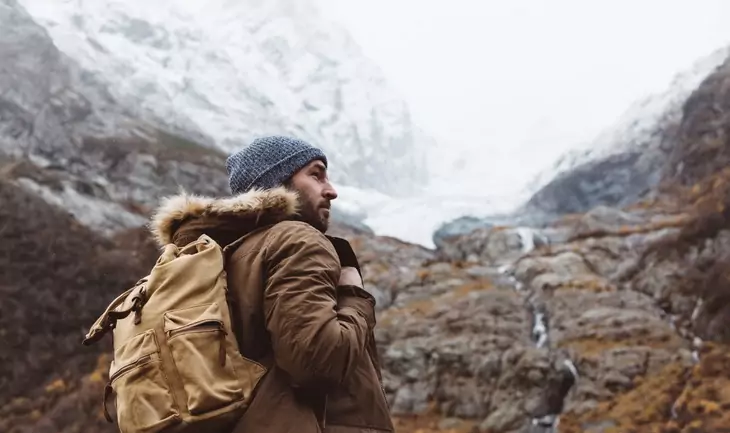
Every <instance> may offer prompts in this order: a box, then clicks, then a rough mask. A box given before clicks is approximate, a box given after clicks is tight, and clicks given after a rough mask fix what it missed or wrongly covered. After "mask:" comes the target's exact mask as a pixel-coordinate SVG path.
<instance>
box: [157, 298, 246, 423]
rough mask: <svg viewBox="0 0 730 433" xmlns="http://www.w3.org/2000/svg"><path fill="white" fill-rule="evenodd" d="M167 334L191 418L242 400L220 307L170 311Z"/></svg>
mask: <svg viewBox="0 0 730 433" xmlns="http://www.w3.org/2000/svg"><path fill="white" fill-rule="evenodd" d="M164 331H165V335H166V336H167V346H168V347H169V349H170V353H171V354H172V358H173V361H174V362H175V368H176V369H177V372H178V374H179V376H180V379H181V381H182V388H183V390H184V391H185V397H186V404H187V408H188V410H189V411H190V413H191V414H192V415H196V414H201V413H205V412H209V411H212V410H215V409H219V408H222V407H225V406H228V405H230V404H233V403H236V402H238V401H241V400H242V399H243V397H244V395H243V390H242V387H241V384H240V381H239V379H238V376H237V375H236V370H235V369H234V365H233V362H231V358H230V357H231V354H230V353H229V350H230V347H229V343H228V338H227V337H228V334H227V331H226V328H225V326H224V322H223V315H222V313H221V311H220V308H219V307H218V304H216V303H213V304H206V305H200V306H195V307H190V308H185V309H180V310H173V311H168V312H166V313H165V318H164Z"/></svg>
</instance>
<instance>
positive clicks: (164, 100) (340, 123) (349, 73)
mask: <svg viewBox="0 0 730 433" xmlns="http://www.w3.org/2000/svg"><path fill="white" fill-rule="evenodd" d="M20 3H21V4H22V5H23V6H24V7H25V8H26V9H27V10H28V11H29V12H30V14H31V15H32V16H33V17H34V19H35V20H36V21H37V22H38V23H40V24H41V25H43V26H44V27H46V29H47V30H48V32H49V33H50V35H51V37H52V38H53V40H54V42H55V44H56V45H57V46H58V47H59V49H60V50H61V51H63V52H64V53H65V54H67V55H69V56H70V57H71V58H73V59H74V60H76V61H77V62H78V63H79V64H80V65H81V67H83V68H84V69H85V70H87V71H89V72H91V74H92V75H93V76H95V77H97V78H98V79H100V80H103V81H105V82H107V83H110V84H111V85H110V86H109V87H110V91H111V92H112V93H113V95H114V97H115V98H116V99H117V100H118V101H120V102H121V103H122V104H123V105H124V106H125V107H127V108H129V109H130V110H131V112H132V114H133V115H135V116H136V117H139V118H147V119H155V120H157V121H162V122H163V123H165V124H167V125H170V126H171V127H174V128H175V129H180V130H192V131H196V130H197V131H201V132H202V133H203V134H204V135H206V136H208V137H209V140H207V141H208V144H214V145H217V146H219V147H221V148H223V149H224V150H232V149H235V148H239V147H241V146H245V145H246V144H248V143H249V142H250V140H251V139H252V138H254V137H256V136H260V135H265V134H279V133H284V134H293V135H296V136H299V137H302V138H304V139H307V140H310V141H312V142H314V143H316V144H318V145H320V146H322V147H323V148H324V149H326V150H327V151H328V153H329V155H330V158H331V159H332V161H333V167H332V176H333V179H334V180H335V181H336V182H338V183H341V184H345V185H349V186H354V187H364V188H370V189H374V190H377V191H380V192H384V193H387V194H389V195H406V194H412V193H414V192H416V191H417V190H418V188H419V185H421V184H423V182H424V181H425V180H426V179H427V168H426V159H425V158H426V154H427V152H428V149H429V148H430V146H432V143H433V140H432V139H431V138H429V137H428V136H427V135H426V134H425V133H424V132H423V131H421V130H420V129H419V128H418V127H417V126H416V125H414V124H413V122H412V121H411V114H410V112H409V108H408V106H407V104H406V103H405V102H404V101H403V100H402V99H399V97H398V96H397V94H396V93H395V92H394V91H393V89H391V88H389V86H388V84H387V83H386V81H385V79H384V77H383V74H382V73H381V72H380V70H379V69H378V68H377V67H376V66H375V65H374V64H373V63H372V62H370V61H369V59H367V58H366V57H365V56H364V55H363V54H362V52H361V50H360V48H359V47H358V46H357V44H356V43H355V42H354V41H353V40H352V38H351V37H350V36H349V34H348V33H347V32H346V31H344V30H343V29H341V28H339V27H338V26H336V25H335V24H333V23H330V22H328V21H326V20H324V18H322V15H321V14H320V13H319V11H318V10H317V9H316V6H315V5H313V4H312V3H310V2H299V1H295V0H274V1H256V0H247V1H236V2H234V1H229V0H216V1H213V2H202V1H189V2H179V1H173V0H159V1H155V2H149V1H144V0H67V1H58V2H48V1H47V0H22V1H21V2H20ZM363 161H367V163H363Z"/></svg>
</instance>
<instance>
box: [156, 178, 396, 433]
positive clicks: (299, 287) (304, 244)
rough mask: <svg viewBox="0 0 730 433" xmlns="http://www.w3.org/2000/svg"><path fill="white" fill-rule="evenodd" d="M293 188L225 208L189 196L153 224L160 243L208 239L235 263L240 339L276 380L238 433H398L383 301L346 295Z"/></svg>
mask: <svg viewBox="0 0 730 433" xmlns="http://www.w3.org/2000/svg"><path fill="white" fill-rule="evenodd" d="M296 210H297V196H296V194H295V193H294V192H292V191H289V190H287V189H284V188H275V189H270V190H264V191H251V192H247V193H244V194H241V195H238V196H235V197H231V198H225V199H215V198H205V197H199V196H194V195H186V194H183V195H179V196H175V197H171V198H169V199H167V200H166V201H165V202H164V203H163V204H162V206H161V207H160V208H159V209H158V211H157V212H156V214H155V217H154V218H153V221H152V231H153V233H154V234H155V235H156V237H157V241H158V243H160V244H163V245H164V244H166V243H169V242H174V243H175V244H177V245H179V246H182V245H184V244H187V243H189V242H191V241H194V240H195V239H197V238H198V237H199V236H200V235H201V234H207V235H208V236H210V237H211V238H213V239H214V240H216V242H218V243H219V244H220V245H221V246H225V245H229V244H230V245H232V248H230V249H229V254H228V255H227V258H226V271H227V275H228V286H229V291H230V294H231V305H232V315H233V320H234V326H235V327H236V337H237V339H238V342H239V346H240V348H241V352H242V353H243V355H244V356H246V357H248V358H250V359H253V360H255V361H258V362H260V363H261V364H263V365H265V366H266V367H267V368H268V369H269V371H268V372H267V374H266V375H265V376H264V378H263V379H262V381H261V382H260V383H259V385H258V386H257V388H256V390H255V394H254V398H253V401H252V403H251V406H250V407H249V408H248V410H247V411H246V413H245V414H244V416H243V417H242V419H241V420H240V422H239V423H238V425H236V426H235V428H234V430H233V432H234V433H244V432H246V433H247V432H256V433H270V432H271V433H287V432H290V433H295V432H296V433H315V432H324V433H355V432H384V431H385V432H392V431H394V428H393V424H392V422H391V419H390V414H389V409H388V405H387V402H386V398H385V394H384V392H383V389H382V378H381V371H380V363H379V360H378V355H377V350H376V346H375V340H374V336H373V327H374V326H375V312H374V306H375V300H374V298H373V297H372V296H371V295H369V294H368V293H367V292H366V291H365V290H363V289H360V288H357V287H350V286H346V287H338V281H339V277H340V269H341V267H340V261H339V258H338V255H337V252H336V251H335V248H334V247H333V244H332V242H331V241H330V239H328V238H327V237H326V236H325V235H323V234H322V233H321V232H319V231H318V230H316V229H314V228H313V227H312V226H310V225H308V224H306V223H303V222H298V221H295V220H294V219H293V216H294V215H295V214H296Z"/></svg>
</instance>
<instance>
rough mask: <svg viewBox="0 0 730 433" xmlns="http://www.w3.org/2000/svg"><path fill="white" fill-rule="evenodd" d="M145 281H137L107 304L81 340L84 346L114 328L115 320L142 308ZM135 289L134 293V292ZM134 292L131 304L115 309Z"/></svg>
mask: <svg viewBox="0 0 730 433" xmlns="http://www.w3.org/2000/svg"><path fill="white" fill-rule="evenodd" d="M146 282H147V279H146V278H143V279H142V280H140V281H138V282H137V284H135V285H134V286H133V287H132V288H131V289H129V290H127V291H126V292H124V293H122V294H121V295H119V296H117V297H116V299H114V300H113V301H112V302H111V303H110V304H109V306H108V307H107V308H106V310H104V313H102V315H101V316H99V318H98V319H96V322H94V324H93V325H92V326H91V329H90V330H89V332H88V333H87V334H86V338H84V341H82V344H83V345H84V346H89V345H91V344H93V343H96V342H97V341H99V340H100V339H101V338H102V337H104V335H105V334H106V333H107V332H109V331H111V330H112V329H114V326H115V325H116V323H117V320H121V319H124V318H125V317H127V316H129V314H130V313H132V312H137V311H139V310H140V309H141V308H142V305H143V304H144V302H145V287H144V283H146ZM135 291H136V293H134V292H135ZM133 293H134V297H133V298H132V305H131V306H130V307H129V308H127V309H125V310H116V308H118V307H119V306H120V305H122V304H123V303H124V301H126V300H127V298H128V297H129V296H130V295H132V294H133Z"/></svg>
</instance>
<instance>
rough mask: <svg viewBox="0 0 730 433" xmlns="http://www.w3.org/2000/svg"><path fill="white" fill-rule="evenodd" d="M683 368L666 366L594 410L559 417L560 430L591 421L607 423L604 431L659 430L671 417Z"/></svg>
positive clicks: (579, 428) (572, 432) (582, 427)
mask: <svg viewBox="0 0 730 433" xmlns="http://www.w3.org/2000/svg"><path fill="white" fill-rule="evenodd" d="M685 372H686V367H684V366H682V365H681V364H679V363H671V364H668V365H666V366H665V367H664V368H663V369H662V370H660V371H659V372H658V373H657V374H655V375H652V376H648V377H646V378H645V379H644V380H643V381H641V382H640V384H639V385H638V386H637V387H636V388H634V389H631V390H629V391H627V392H625V393H622V394H619V395H617V396H616V397H615V398H613V399H612V400H610V401H605V402H602V403H600V404H599V405H598V406H597V407H596V408H595V409H593V410H591V411H589V412H587V413H584V414H582V415H576V414H574V413H571V412H568V413H565V414H563V415H562V416H561V419H560V431H561V433H578V432H584V431H586V430H587V427H588V426H590V425H594V424H599V423H606V424H608V425H611V426H609V427H607V428H606V429H605V430H603V432H604V433H619V432H632V431H635V432H642V433H643V432H647V433H650V432H655V433H658V432H663V431H664V430H663V428H664V426H665V424H666V423H667V422H668V421H669V419H670V418H671V410H672V405H673V404H674V401H675V399H676V398H677V396H678V395H679V394H680V393H681V392H682V388H683V387H684V376H685Z"/></svg>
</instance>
